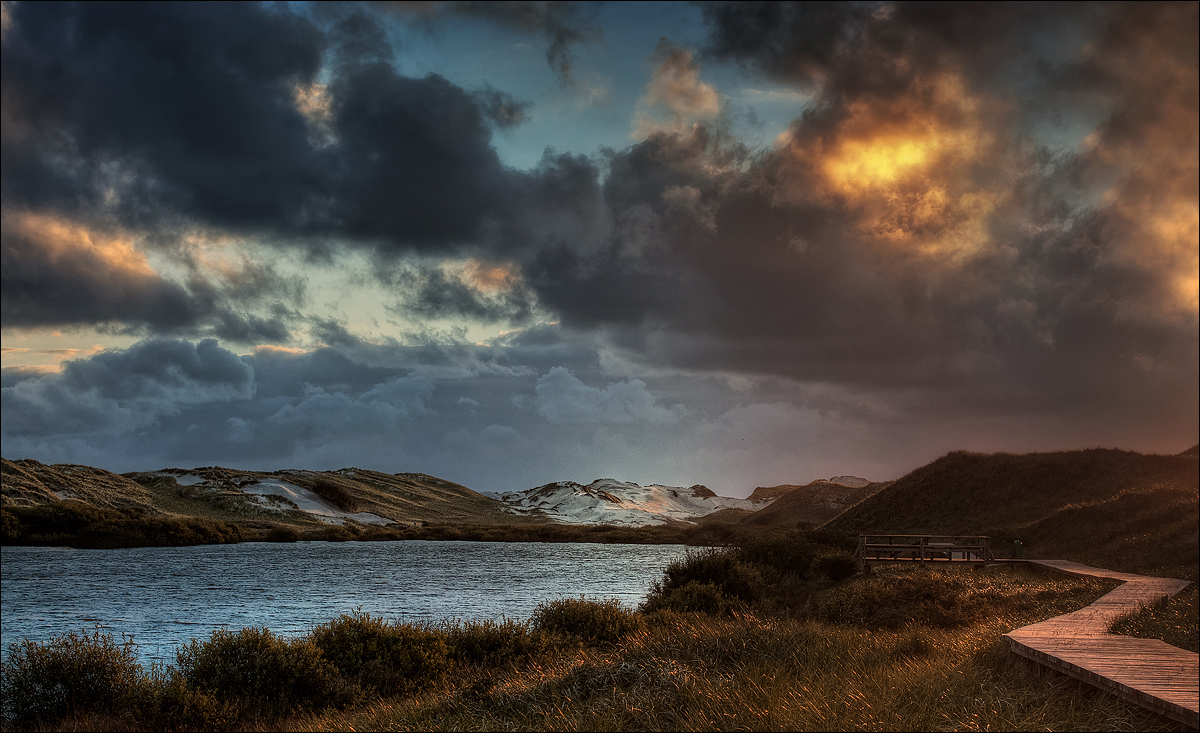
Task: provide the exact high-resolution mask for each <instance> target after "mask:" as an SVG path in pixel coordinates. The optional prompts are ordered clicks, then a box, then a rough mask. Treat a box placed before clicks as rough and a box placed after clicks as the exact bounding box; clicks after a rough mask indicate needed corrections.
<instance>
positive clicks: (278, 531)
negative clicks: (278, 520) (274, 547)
mask: <svg viewBox="0 0 1200 733" xmlns="http://www.w3.org/2000/svg"><path fill="white" fill-rule="evenodd" d="M263 540H265V541H267V542H299V541H300V532H299V531H298V530H297V529H296V528H295V527H288V526H287V525H282V524H281V525H277V526H275V527H272V528H270V529H269V530H267V533H266V534H265V535H263Z"/></svg>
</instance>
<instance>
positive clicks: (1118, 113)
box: [526, 3, 1197, 429]
mask: <svg viewBox="0 0 1200 733" xmlns="http://www.w3.org/2000/svg"><path fill="white" fill-rule="evenodd" d="M705 12H706V14H707V16H708V18H709V20H710V22H711V23H712V32H713V39H712V43H711V48H710V51H709V53H710V57H723V58H734V59H738V60H742V61H745V62H746V63H747V64H749V65H751V66H753V67H755V68H758V69H761V70H764V71H767V72H769V73H771V74H772V75H774V76H775V77H776V78H778V79H780V80H783V81H786V82H790V83H794V84H797V85H799V86H801V87H803V88H807V89H811V90H813V91H814V93H815V96H814V98H813V102H812V104H811V105H810V107H809V110H808V111H807V112H805V114H804V115H802V116H801V117H799V118H798V119H797V120H796V121H795V122H794V123H793V126H792V128H791V130H790V131H789V133H788V139H787V141H786V143H785V144H784V145H783V146H782V147H781V148H780V149H778V150H775V151H769V152H766V153H764V154H761V155H759V156H757V157H755V158H751V159H748V158H746V157H745V156H744V155H739V154H738V152H737V151H736V150H733V149H731V148H730V147H729V146H727V145H725V144H723V141H721V140H720V139H719V137H717V136H716V135H714V134H712V133H714V132H719V129H717V130H713V128H711V126H710V127H709V128H705V127H704V126H701V127H698V128H696V129H694V130H692V131H691V132H689V133H680V134H675V135H669V134H659V135H655V136H652V137H651V138H649V139H647V140H646V141H645V142H644V143H641V144H639V145H636V146H634V147H632V148H630V149H628V150H625V151H621V152H618V153H614V154H613V155H612V156H611V158H610V161H609V169H610V174H609V176H608V178H607V180H606V181H605V185H604V196H605V201H606V203H607V205H608V206H609V208H610V210H611V212H612V218H613V221H614V222H617V224H615V225H614V227H615V228H614V234H613V238H612V240H611V243H610V245H609V246H608V247H607V248H603V249H602V250H601V251H600V252H597V253H594V254H592V255H590V256H584V255H582V254H580V253H579V252H578V251H577V250H575V249H571V248H559V249H552V248H550V249H545V250H543V251H542V253H541V254H540V255H538V256H537V257H536V258H535V259H534V260H533V261H532V263H530V264H528V265H526V274H527V277H528V279H529V281H530V282H531V283H532V284H533V285H534V287H535V289H536V290H537V292H538V296H539V299H540V302H541V303H542V304H543V305H544V306H546V307H548V308H550V309H551V310H552V311H554V312H557V313H559V314H561V316H562V318H563V321H564V323H566V324H568V325H573V326H578V327H598V326H604V327H606V328H607V329H608V331H609V333H610V334H611V335H612V336H613V337H614V338H615V339H616V342H615V343H617V344H619V345H621V346H623V347H625V348H626V349H627V350H628V352H629V353H631V354H636V355H638V356H639V357H640V358H642V359H650V360H652V361H654V362H656V363H659V364H663V365H676V366H682V365H686V366H690V367H693V368H697V369H734V370H740V371H746V372H751V373H755V372H757V373H764V372H765V373H776V374H781V375H790V376H793V377H798V378H801V379H805V380H820V381H824V380H829V381H833V382H837V383H849V384H857V385H860V386H862V387H864V388H869V389H877V390H878V389H882V390H897V389H901V390H903V389H920V390H931V392H930V394H929V395H928V396H927V397H926V398H925V399H924V400H923V401H922V402H921V403H920V404H919V405H913V406H912V407H910V408H909V409H914V410H919V411H926V412H928V413H931V414H934V413H937V414H954V413H956V412H962V411H967V412H970V411H993V412H999V413H1003V412H1018V413H1019V412H1024V413H1049V412H1054V411H1057V412H1059V413H1061V414H1064V415H1066V414H1071V415H1074V418H1071V419H1075V420H1078V419H1081V417H1080V416H1081V415H1088V416H1095V415H1100V414H1106V415H1109V417H1110V418H1111V417H1112V416H1114V415H1117V414H1120V415H1121V416H1122V418H1120V419H1125V418H1133V417H1134V416H1137V419H1138V420H1140V421H1142V423H1144V424H1146V425H1149V424H1150V423H1152V422H1154V421H1156V420H1159V419H1163V420H1167V421H1169V422H1171V424H1173V425H1175V426H1177V427H1179V428H1182V429H1186V426H1187V424H1188V422H1189V421H1191V422H1194V416H1195V408H1196V398H1197V387H1196V380H1195V374H1196V371H1197V354H1196V352H1197V349H1196V330H1195V298H1196V293H1195V290H1196V281H1195V267H1196V265H1195V246H1196V245H1195V241H1196V240H1195V237H1196V224H1195V211H1196V208H1195V207H1196V187H1197V184H1196V181H1197V174H1196V149H1197V147H1196V129H1197V119H1196V109H1197V104H1196V78H1197V68H1196V33H1195V30H1194V27H1195V25H1196V23H1194V22H1193V21H1194V20H1195V13H1196V10H1195V6H1194V5H1154V6H1144V5H1141V6H1136V7H1135V6H1085V7H1083V8H1076V7H1073V6H1065V5H1064V6H1050V7H1045V6H1041V5H1038V6H1032V5H1024V6H1015V7H1013V6H1008V5H982V6H980V5H974V4H963V5H955V6H947V5H944V4H930V5H925V4H904V3H901V4H896V5H886V6H883V5H881V6H873V7H872V6H850V5H845V4H838V5H832V6H811V5H809V4H795V5H784V6H779V5H775V4H771V5H765V4H764V5H762V6H756V7H750V8H747V7H746V6H744V5H743V4H736V5H730V6H726V7H722V6H706V10H705ZM751 39H757V40H758V41H761V42H750V40H751ZM1089 43H1090V44H1091V45H1088V44H1089ZM1064 90H1070V93H1068V92H1067V91H1064ZM1026 99H1032V100H1035V101H1036V104H1034V103H1029V104H1026V101H1025V100H1026ZM1097 110H1099V111H1100V112H1103V111H1105V110H1110V112H1109V115H1110V116H1109V117H1108V119H1107V121H1104V120H1103V119H1102V118H1101V119H1099V120H1097V119H1095V117H1096V115H1097ZM1087 114H1091V115H1093V120H1092V124H1095V122H1096V121H1099V122H1100V123H1101V124H1100V125H1099V128H1098V130H1097V132H1096V134H1095V135H1093V136H1092V137H1091V138H1089V141H1088V142H1086V143H1085V144H1083V145H1081V146H1080V147H1078V148H1075V149H1067V150H1061V151H1049V150H1047V149H1045V148H1039V147H1038V146H1037V145H1036V144H1035V143H1034V142H1033V140H1032V138H1031V136H1030V131H1031V129H1032V128H1033V127H1034V126H1035V125H1037V124H1043V125H1054V124H1056V121H1061V120H1069V119H1072V116H1076V117H1078V116H1080V115H1082V116H1084V117H1086V115H1087ZM1138 160H1141V161H1143V162H1142V163H1139V162H1138ZM1150 160H1152V161H1155V162H1154V163H1153V164H1152V165H1147V164H1145V161H1150ZM1102 194H1103V196H1102ZM622 225H624V226H622ZM632 254H636V256H635V257H634V256H628V255H632ZM1166 385H1170V386H1169V387H1168V386H1166ZM1169 393H1174V394H1176V395H1178V396H1179V397H1180V399H1179V400H1173V399H1171V398H1168V397H1167V396H1166V395H1167V394H1169ZM1151 404H1152V405H1154V407H1153V408H1150V409H1148V408H1147V406H1148V405H1151Z"/></svg>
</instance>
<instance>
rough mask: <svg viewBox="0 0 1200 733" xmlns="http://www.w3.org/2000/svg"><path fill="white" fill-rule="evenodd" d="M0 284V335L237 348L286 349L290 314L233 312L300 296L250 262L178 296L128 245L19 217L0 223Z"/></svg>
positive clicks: (68, 225) (193, 283)
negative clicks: (124, 337) (203, 336)
mask: <svg viewBox="0 0 1200 733" xmlns="http://www.w3.org/2000/svg"><path fill="white" fill-rule="evenodd" d="M0 283H2V285H3V287H2V289H0V318H3V322H4V325H5V327H6V328H22V327H39V326H81V325H96V326H101V327H106V328H115V329H121V330H137V329H147V330H150V331H152V332H157V333H185V334H195V333H211V334H214V335H217V336H220V337H222V338H226V339H232V340H236V341H242V342H255V341H261V340H272V341H279V340H284V341H286V340H287V339H288V338H290V335H289V330H288V325H287V324H288V322H289V321H290V320H291V314H290V313H287V312H286V311H284V312H280V313H278V314H276V315H274V316H266V317H263V316H260V315H253V314H249V313H246V312H244V311H243V310H242V309H240V308H239V307H238V306H239V304H247V303H253V302H254V301H259V300H263V299H264V298H270V297H272V296H274V297H282V298H285V299H288V300H293V301H295V300H297V299H300V298H302V297H303V287H302V285H301V284H299V283H296V282H294V281H289V280H288V279H286V278H280V277H278V276H276V275H275V273H274V272H273V270H272V269H271V268H270V267H269V266H267V265H263V264H255V263H250V264H248V265H247V266H245V267H244V268H242V269H240V270H235V271H232V272H230V273H228V276H227V279H226V280H225V281H224V282H219V283H214V282H212V281H209V280H207V279H205V278H204V277H202V276H201V275H199V274H198V273H194V274H193V276H192V277H191V278H190V279H189V281H188V283H187V285H186V287H185V286H183V285H180V284H178V283H175V282H172V281H169V280H167V279H165V278H163V277H162V276H160V275H159V274H157V273H156V272H154V271H153V270H152V269H151V268H150V266H149V265H148V264H147V262H146V259H145V257H144V256H142V255H141V253H139V252H138V251H136V250H135V249H134V247H133V245H132V242H130V241H129V240H128V239H124V238H122V237H121V236H118V235H116V234H106V233H104V232H103V231H102V230H100V229H93V230H91V231H88V230H87V229H85V228H83V227H81V226H78V225H77V224H75V223H73V222H69V221H59V220H56V219H53V218H51V217H47V216H39V215H28V214H25V215H22V214H9V215H6V216H4V217H3V218H2V219H0Z"/></svg>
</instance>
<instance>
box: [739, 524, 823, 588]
mask: <svg viewBox="0 0 1200 733" xmlns="http://www.w3.org/2000/svg"><path fill="white" fill-rule="evenodd" d="M820 549H821V548H818V547H817V546H815V545H813V543H811V542H809V541H808V540H806V539H804V537H802V536H800V535H798V534H772V535H767V536H765V537H755V538H753V539H750V540H747V541H746V542H744V543H743V544H742V545H741V546H740V548H739V555H740V556H741V558H742V559H743V560H744V561H746V562H748V563H752V564H755V565H763V566H766V567H769V568H771V569H772V570H774V571H776V572H778V573H780V574H781V575H795V576H798V577H801V578H804V577H807V573H808V570H809V567H810V566H811V565H812V562H813V559H814V558H815V557H817V554H818V551H819V550H820Z"/></svg>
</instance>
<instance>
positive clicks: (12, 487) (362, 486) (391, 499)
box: [0, 460, 544, 524]
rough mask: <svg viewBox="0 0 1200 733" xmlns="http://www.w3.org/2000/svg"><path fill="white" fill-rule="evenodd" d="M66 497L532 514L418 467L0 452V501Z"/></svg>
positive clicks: (197, 512) (159, 508) (106, 503)
mask: <svg viewBox="0 0 1200 733" xmlns="http://www.w3.org/2000/svg"><path fill="white" fill-rule="evenodd" d="M66 499H74V500H77V501H82V502H85V503H88V504H92V505H94V506H98V507H103V508H108V509H119V510H124V511H127V510H137V511H139V512H142V513H146V514H150V515H164V516H179V517H183V516H192V517H203V518H208V519H219V520H223V521H235V522H236V521H241V520H254V521H261V520H268V521H276V522H285V523H300V524H305V523H322V524H340V523H343V522H345V521H356V522H359V523H363V524H386V523H390V522H397V523H401V524H403V523H413V522H422V521H428V522H438V523H454V524H514V523H528V522H530V521H533V520H531V519H529V518H524V517H516V516H514V515H512V514H511V513H508V512H505V511H504V510H503V505H502V504H501V503H500V502H498V501H496V500H495V499H492V498H489V497H486V496H484V495H482V494H480V493H478V492H476V491H472V490H471V489H469V488H467V487H465V486H461V485H459V484H456V483H453V482H451V481H445V480H443V479H439V478H436V477H433V476H426V475H425V474H414V473H402V474H386V473H379V472H377V471H366V470H362V469H357V468H345V469H341V470H339V471H298V470H284V471H274V472H261V471H241V470H236V469H229V468H222V467H220V466H210V467H205V468H194V469H178V468H171V469H163V470H161V471H152V472H141V473H130V474H127V475H124V476H122V475H118V474H114V473H110V472H108V471H104V470H101V469H97V468H90V467H88V466H71V465H54V466H47V465H44V464H41V463H38V462H37V461H32V460H20V461H9V460H4V462H3V481H2V499H0V503H2V504H3V506H5V507H10V506H11V507H20V506H26V507H28V506H36V505H40V504H53V503H55V502H58V501H63V500H66ZM542 521H544V520H542Z"/></svg>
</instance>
